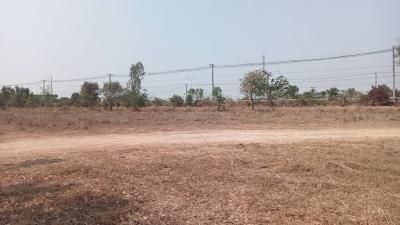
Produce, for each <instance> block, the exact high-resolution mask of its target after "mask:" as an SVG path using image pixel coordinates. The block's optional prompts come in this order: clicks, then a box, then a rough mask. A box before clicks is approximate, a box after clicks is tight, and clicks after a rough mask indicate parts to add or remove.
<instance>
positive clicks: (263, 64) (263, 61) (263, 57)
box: [262, 55, 265, 73]
mask: <svg viewBox="0 0 400 225" xmlns="http://www.w3.org/2000/svg"><path fill="white" fill-rule="evenodd" d="M262 66H263V72H264V73H265V55H263V56H262Z"/></svg>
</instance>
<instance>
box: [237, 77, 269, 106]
mask: <svg viewBox="0 0 400 225" xmlns="http://www.w3.org/2000/svg"><path fill="white" fill-rule="evenodd" d="M266 84H267V77H266V75H265V73H264V72H263V71H259V70H255V71H250V72H248V73H247V74H246V75H245V76H244V78H243V79H242V81H241V83H240V92H241V93H242V94H243V95H244V96H245V97H247V98H249V99H250V101H251V109H252V110H254V103H255V102H254V101H255V98H256V97H261V96H263V95H264V93H265V88H266V87H265V86H266Z"/></svg>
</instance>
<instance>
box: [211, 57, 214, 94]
mask: <svg viewBox="0 0 400 225" xmlns="http://www.w3.org/2000/svg"><path fill="white" fill-rule="evenodd" d="M210 66H211V87H212V89H211V96H212V97H214V94H213V91H214V64H210Z"/></svg>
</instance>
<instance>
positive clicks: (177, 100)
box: [169, 94, 184, 106]
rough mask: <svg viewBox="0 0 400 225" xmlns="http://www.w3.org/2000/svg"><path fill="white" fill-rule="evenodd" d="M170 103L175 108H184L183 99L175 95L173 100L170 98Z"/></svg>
mask: <svg viewBox="0 0 400 225" xmlns="http://www.w3.org/2000/svg"><path fill="white" fill-rule="evenodd" d="M169 101H170V103H171V105H173V106H183V102H184V100H183V98H182V97H181V96H179V95H176V94H175V95H173V96H172V97H171V98H169Z"/></svg>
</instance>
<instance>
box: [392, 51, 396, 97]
mask: <svg viewBox="0 0 400 225" xmlns="http://www.w3.org/2000/svg"><path fill="white" fill-rule="evenodd" d="M395 48H396V46H393V48H392V58H393V59H392V60H393V61H392V63H393V90H392V91H393V102H396V69H395V68H396V67H395V64H396V62H395V54H394V50H395Z"/></svg>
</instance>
